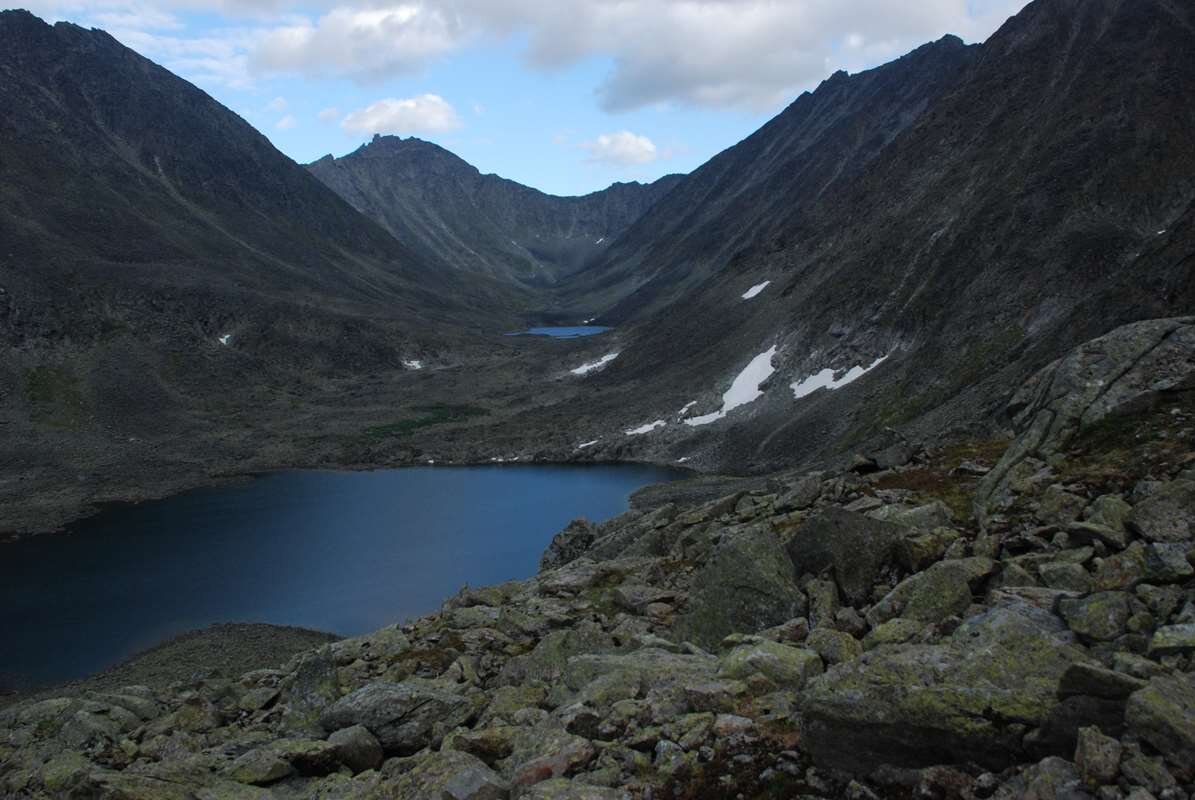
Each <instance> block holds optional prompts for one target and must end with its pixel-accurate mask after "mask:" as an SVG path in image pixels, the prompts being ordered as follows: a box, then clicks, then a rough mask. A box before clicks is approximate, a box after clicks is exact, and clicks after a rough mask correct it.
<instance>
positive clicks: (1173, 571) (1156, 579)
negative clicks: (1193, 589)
mask: <svg viewBox="0 0 1195 800" xmlns="http://www.w3.org/2000/svg"><path fill="white" fill-rule="evenodd" d="M1189 552H1191V546H1190V544H1189V543H1164V544H1151V545H1148V546H1147V547H1146V548H1145V579H1146V580H1147V581H1149V582H1150V583H1180V582H1182V581H1185V580H1187V579H1188V578H1190V577H1192V576H1195V567H1192V566H1191V562H1190V561H1188V560H1187V554H1188V553H1189Z"/></svg>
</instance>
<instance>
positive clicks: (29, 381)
mask: <svg viewBox="0 0 1195 800" xmlns="http://www.w3.org/2000/svg"><path fill="white" fill-rule="evenodd" d="M25 395H26V397H28V398H29V405H30V406H31V407H32V409H31V412H30V416H31V418H32V420H33V422H34V424H36V425H41V426H44V427H47V428H59V429H64V430H72V429H75V428H79V427H81V426H82V425H83V423H84V421H85V420H86V417H87V402H86V399H85V398H84V396H83V390H82V389H81V388H80V386H79V379H78V378H76V377H75V376H74V375H72V374H71V373H69V372H67V371H66V370H65V369H62V368H61V367H34V368H32V369H28V370H25Z"/></svg>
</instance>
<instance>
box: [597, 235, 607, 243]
mask: <svg viewBox="0 0 1195 800" xmlns="http://www.w3.org/2000/svg"><path fill="white" fill-rule="evenodd" d="M604 241H606V237H605V236H603V237H602V238H600V239H598V240H597V241H596V242H594V244H601V243H602V242H604Z"/></svg>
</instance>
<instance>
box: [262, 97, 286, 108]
mask: <svg viewBox="0 0 1195 800" xmlns="http://www.w3.org/2000/svg"><path fill="white" fill-rule="evenodd" d="M286 106H287V102H286V98H285V97H275V98H274V99H273V100H271V101H270V102H269V103H267V104H266V109H268V110H269V111H285V110H286Z"/></svg>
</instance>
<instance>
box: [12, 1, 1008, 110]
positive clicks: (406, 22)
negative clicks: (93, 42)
mask: <svg viewBox="0 0 1195 800" xmlns="http://www.w3.org/2000/svg"><path fill="white" fill-rule="evenodd" d="M30 3H31V5H32V6H33V9H32V10H33V11H34V12H35V13H41V14H42V15H44V16H47V17H49V18H51V19H61V18H63V16H69V17H70V18H71V19H74V20H77V21H79V22H82V23H84V24H88V23H90V24H97V25H103V26H105V27H107V28H108V29H109V30H110V32H112V33H113V34H114V35H116V36H117V38H118V39H120V40H121V41H123V42H126V43H127V44H130V45H131V46H133V47H135V48H137V49H138V50H140V51H141V52H143V53H145V54H146V55H149V56H150V57H151V58H155V59H157V60H162V61H163V62H164V63H165V64H166V66H167V67H169V68H171V69H174V70H177V71H180V72H182V73H183V74H184V75H185V76H186V77H188V78H190V79H193V80H199V81H213V82H221V83H224V84H227V85H231V86H245V85H248V84H249V83H251V82H252V80H253V79H254V78H255V77H260V76H264V75H276V74H299V75H308V76H313V77H319V78H327V77H347V78H351V79H353V80H355V81H358V82H363V83H369V82H371V81H380V80H384V79H388V78H392V77H395V76H402V75H409V74H412V73H415V72H418V71H419V70H421V69H423V68H424V67H426V66H427V65H429V64H430V63H432V62H434V61H435V60H437V59H439V58H441V57H443V56H446V55H448V54H451V53H453V52H456V51H459V50H461V49H462V48H465V47H468V46H470V45H471V44H474V43H477V42H479V41H481V42H484V41H494V40H501V39H513V40H514V41H516V42H519V43H523V42H525V43H526V46H525V49H524V56H525V59H526V61H527V63H528V64H529V65H531V66H532V67H534V68H537V69H545V70H554V69H558V68H561V67H567V66H569V65H571V64H575V63H577V62H579V61H582V60H585V59H589V58H594V57H597V58H603V59H608V60H609V61H610V63H611V65H612V68H611V70H610V72H609V74H608V75H607V76H606V77H605V78H604V79H603V80H602V81H601V82H600V83H599V85H598V86H597V87H596V93H597V97H598V100H599V102H600V103H601V105H602V106H603V107H604V108H605V109H606V110H610V111H619V110H627V109H634V108H639V107H643V106H650V105H657V104H668V103H680V104H685V105H695V106H704V107H715V108H725V107H745V108H751V109H757V110H769V111H770V110H775V108H776V107H777V106H778V105H780V104H782V103H784V102H787V101H789V100H791V99H792V98H793V97H794V96H795V94H796V93H797V92H799V91H800V90H802V89H805V88H809V87H811V86H813V85H815V84H816V83H818V82H819V81H820V80H822V79H823V78H825V77H826V76H827V75H828V74H829V73H830V72H832V71H833V70H835V69H839V68H842V69H848V70H851V71H855V70H858V69H862V68H865V67H869V66H874V65H875V64H878V63H881V62H883V61H886V60H888V59H891V58H893V57H895V56H898V55H901V54H902V53H904V52H907V51H908V50H911V49H912V48H914V47H916V46H917V45H919V44H922V43H924V42H926V41H930V40H933V39H937V38H938V37H940V36H942V35H943V34H945V33H957V34H959V35H961V36H963V38H965V39H968V40H970V41H980V40H982V39H984V38H986V37H987V36H988V35H989V34H990V33H991V32H992V31H993V30H995V29H996V27H998V26H999V24H1000V23H1002V22H1003V21H1004V19H1006V18H1007V17H1008V16H1010V15H1012V14H1013V13H1015V12H1016V11H1017V10H1019V9H1020V8H1021V7H1022V6H1023V5H1024V4H1025V0H921V2H917V3H909V2H907V0H842V2H830V0H619V1H618V2H612V0H570V2H565V3H562V2H560V1H559V0H316V2H315V3H310V2H302V3H301V2H300V1H299V0H30ZM192 11H205V12H215V13H217V14H222V15H224V18H225V20H228V21H230V22H229V23H228V24H233V22H232V21H235V24H236V25H237V26H238V27H229V28H226V29H205V30H203V32H202V33H200V34H197V35H192V36H185V35H182V34H181V33H180V34H178V35H172V36H162V35H160V34H157V33H152V31H155V30H156V31H161V30H171V31H175V30H176V23H177V21H178V19H177V18H176V17H175V16H174V14H175V12H177V13H180V14H181V13H183V12H192Z"/></svg>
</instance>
